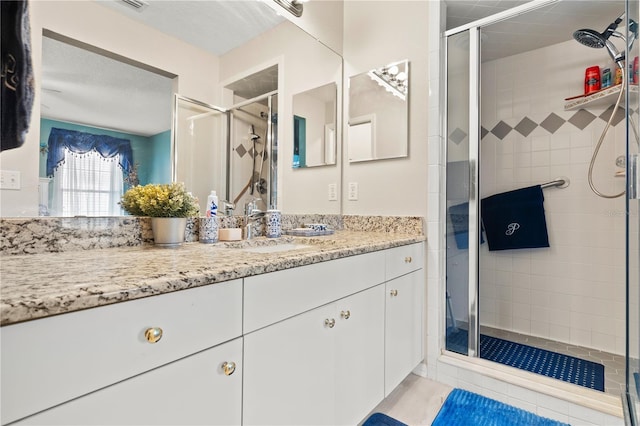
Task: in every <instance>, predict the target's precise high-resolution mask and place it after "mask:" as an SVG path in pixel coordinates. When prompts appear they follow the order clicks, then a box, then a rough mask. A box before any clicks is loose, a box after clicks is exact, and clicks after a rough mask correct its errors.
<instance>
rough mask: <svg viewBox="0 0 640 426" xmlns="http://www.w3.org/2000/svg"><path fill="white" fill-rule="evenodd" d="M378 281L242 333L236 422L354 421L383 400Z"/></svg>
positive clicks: (381, 305) (381, 289)
mask: <svg viewBox="0 0 640 426" xmlns="http://www.w3.org/2000/svg"><path fill="white" fill-rule="evenodd" d="M383 293H384V285H382V284H380V285H377V286H375V287H373V288H370V289H367V290H364V291H362V292H359V293H357V294H354V295H352V296H349V297H346V298H344V299H341V300H339V301H336V302H334V303H331V304H328V305H324V306H321V307H319V308H316V309H313V310H311V311H308V312H305V313H302V314H300V315H297V316H295V317H293V318H290V319H287V320H284V321H282V322H279V323H277V324H274V325H271V326H269V327H266V328H263V329H261V330H258V331H255V332H253V333H250V334H248V335H246V336H245V359H244V365H245V372H244V386H245V388H244V401H243V424H245V425H265V424H269V425H276V424H278V425H303V424H327V425H346V424H357V423H358V422H359V421H361V420H362V419H363V417H364V416H365V415H366V414H367V413H368V412H369V411H370V410H371V409H372V408H373V407H375V405H376V404H377V403H378V402H380V401H381V400H382V399H383V385H384V383H383V380H384V377H383V375H382V371H383V369H384V294H383Z"/></svg>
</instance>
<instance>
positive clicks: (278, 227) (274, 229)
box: [265, 210, 282, 238]
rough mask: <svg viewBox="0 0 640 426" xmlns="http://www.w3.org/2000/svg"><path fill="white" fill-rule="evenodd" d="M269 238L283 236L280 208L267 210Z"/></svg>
mask: <svg viewBox="0 0 640 426" xmlns="http://www.w3.org/2000/svg"><path fill="white" fill-rule="evenodd" d="M265 225H266V228H267V238H278V237H281V236H282V213H280V211H279V210H267V215H266V224H265Z"/></svg>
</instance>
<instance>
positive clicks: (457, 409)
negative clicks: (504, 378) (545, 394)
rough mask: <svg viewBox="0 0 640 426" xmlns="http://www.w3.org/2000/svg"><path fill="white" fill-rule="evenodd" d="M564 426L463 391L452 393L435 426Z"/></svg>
mask: <svg viewBox="0 0 640 426" xmlns="http://www.w3.org/2000/svg"><path fill="white" fill-rule="evenodd" d="M453 425H461V426H462V425H474V426H522V425H527V426H562V425H565V426H566V423H560V422H557V421H555V420H551V419H547V418H545V417H540V416H538V415H536V414H533V413H530V412H528V411H525V410H522V409H520V408H516V407H513V406H511V405H507V404H504V403H502V402H499V401H495V400H493V399H489V398H485V397H484V396H482V395H478V394H475V393H472V392H468V391H465V390H462V389H454V390H452V391H451V393H450V394H449V396H448V397H447V399H446V401H445V402H444V404H443V405H442V407H441V408H440V411H439V412H438V415H437V416H436V418H435V419H434V420H433V423H431V426H453Z"/></svg>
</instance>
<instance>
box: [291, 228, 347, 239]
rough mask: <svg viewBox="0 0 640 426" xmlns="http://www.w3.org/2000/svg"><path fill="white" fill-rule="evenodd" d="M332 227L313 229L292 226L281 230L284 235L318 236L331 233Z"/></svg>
mask: <svg viewBox="0 0 640 426" xmlns="http://www.w3.org/2000/svg"><path fill="white" fill-rule="evenodd" d="M334 232H335V231H334V230H333V229H313V228H294V229H286V230H284V231H283V233H284V234H285V235H293V236H294V237H319V236H322V235H332V234H333V233H334Z"/></svg>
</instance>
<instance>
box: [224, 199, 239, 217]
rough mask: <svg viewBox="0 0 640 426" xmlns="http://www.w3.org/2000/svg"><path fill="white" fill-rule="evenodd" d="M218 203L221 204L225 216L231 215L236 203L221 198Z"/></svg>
mask: <svg viewBox="0 0 640 426" xmlns="http://www.w3.org/2000/svg"><path fill="white" fill-rule="evenodd" d="M220 205H221V206H222V210H223V211H224V214H225V215H227V216H233V211H234V210H235V208H236V205H235V204H234V203H232V202H230V201H227V200H222V201H220Z"/></svg>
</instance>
